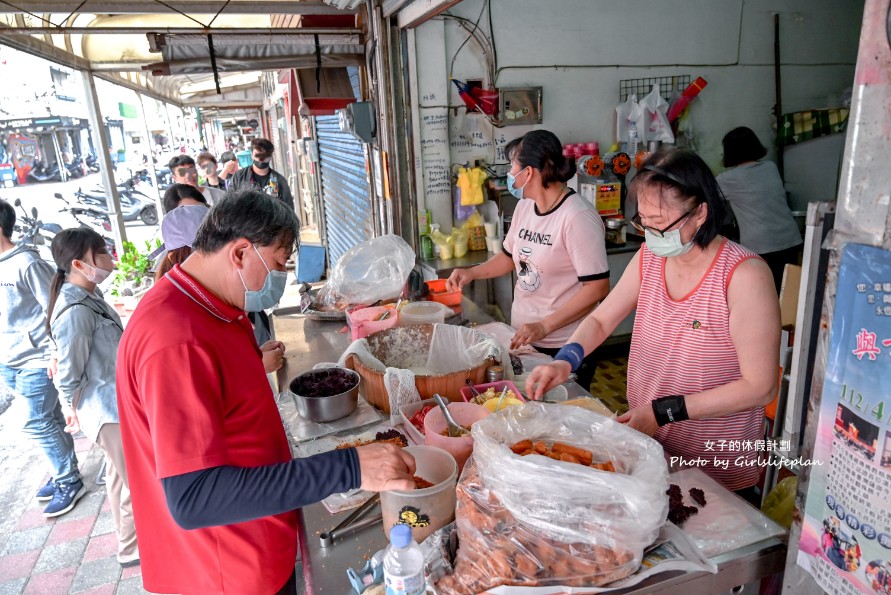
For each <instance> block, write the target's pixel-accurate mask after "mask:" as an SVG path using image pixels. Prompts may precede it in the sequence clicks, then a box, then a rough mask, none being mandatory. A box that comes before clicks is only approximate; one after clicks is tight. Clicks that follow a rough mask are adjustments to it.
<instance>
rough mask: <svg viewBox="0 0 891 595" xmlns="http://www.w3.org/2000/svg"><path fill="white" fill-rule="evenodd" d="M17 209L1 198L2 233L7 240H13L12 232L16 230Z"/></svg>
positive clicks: (0, 220)
mask: <svg viewBox="0 0 891 595" xmlns="http://www.w3.org/2000/svg"><path fill="white" fill-rule="evenodd" d="M15 220H16V216H15V209H14V208H12V205H11V204H9V203H8V202H6V201H5V200H3V199H2V198H0V231H2V232H3V235H4V236H6V239H7V240H11V239H12V230H13V229H14V228H15Z"/></svg>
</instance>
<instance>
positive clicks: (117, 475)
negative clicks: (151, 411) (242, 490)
mask: <svg viewBox="0 0 891 595" xmlns="http://www.w3.org/2000/svg"><path fill="white" fill-rule="evenodd" d="M202 208H204V207H202ZM52 253H53V260H54V261H55V262H56V267H57V268H56V273H55V275H54V276H53V282H52V286H51V288H50V303H49V307H48V308H47V323H46V328H47V330H48V331H49V332H50V336H51V338H52V340H53V341H54V343H55V346H56V353H57V354H58V358H59V361H58V367H59V369H58V371H57V372H56V374H55V376H54V377H53V382H54V384H55V385H56V388H57V389H58V391H59V400H60V401H61V402H62V413H63V415H64V416H65V421H66V422H67V425H66V427H65V431H66V432H68V433H70V434H75V433H77V432H78V431H81V430H83V433H84V434H85V435H86V437H87V438H89V439H90V440H91V441H92V442H93V443H94V444H97V445H98V446H99V447H100V448H101V449H102V451H103V452H104V453H105V482H106V492H107V493H108V501H109V503H110V504H111V515H112V518H114V525H115V530H116V531H117V538H118V563H119V564H120V565H121V566H122V567H123V568H127V567H129V566H135V565H137V564H139V550H138V549H137V545H136V527H135V526H134V525H133V505H132V504H131V502H130V487H129V483H128V481H127V468H126V467H125V466H124V450H123V447H122V446H121V424H120V421H119V418H118V402H117V395H116V392H115V377H114V368H115V363H116V361H117V354H118V343H119V342H120V340H121V334H122V333H123V332H124V327H123V325H122V324H121V319H120V317H119V316H118V315H117V313H116V312H115V311H114V309H112V308H111V306H109V305H108V302H106V301H105V300H104V299H103V297H102V292H101V291H100V290H99V288H98V287H97V286H96V285H97V284H99V283H102V282H103V281H104V280H105V279H107V278H108V276H109V275H110V274H111V272H112V271H113V270H114V261H113V260H112V258H111V256H110V255H109V254H108V251H107V250H106V247H105V240H103V239H102V236H100V235H99V234H98V233H96V232H95V231H93V230H92V229H86V228H77V229H65V230H62V231H61V232H60V233H59V234H57V235H56V237H54V238H53V243H52Z"/></svg>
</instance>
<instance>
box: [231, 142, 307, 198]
mask: <svg viewBox="0 0 891 595" xmlns="http://www.w3.org/2000/svg"><path fill="white" fill-rule="evenodd" d="M274 150H275V146H274V145H273V144H272V143H271V142H270V141H269V140H268V139H265V138H255V139H254V140H252V141H251V158H252V159H253V164H252V165H249V166H248V167H245V168H244V169H241V170H239V171H237V172H236V173H235V174H233V175H232V181H231V182H230V183H229V187H230V188H231V189H232V190H245V189H247V188H256V189H257V190H259V191H260V192H262V193H263V194H266V195H268V196H272V197H273V198H277V199H279V200H280V201H282V202H283V203H285V204H286V205H287V206H288V208H289V209H290V210H292V211H293V210H294V197H293V196H291V189H290V188H289V187H288V180H287V179H286V178H285V176H283V175H282V174H280V173H278V172H277V171H275V170H274V169H272V166H271V164H272V152H273V151H274Z"/></svg>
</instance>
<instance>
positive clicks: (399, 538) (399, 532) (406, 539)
mask: <svg viewBox="0 0 891 595" xmlns="http://www.w3.org/2000/svg"><path fill="white" fill-rule="evenodd" d="M390 543H391V544H393V547H399V548H402V547H405V546H407V545H408V544H410V543H411V527H409V526H408V525H403V524H401V523H400V524H399V525H394V526H393V528H392V529H390Z"/></svg>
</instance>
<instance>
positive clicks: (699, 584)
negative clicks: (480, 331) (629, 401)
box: [274, 304, 786, 595]
mask: <svg viewBox="0 0 891 595" xmlns="http://www.w3.org/2000/svg"><path fill="white" fill-rule="evenodd" d="M464 315H465V316H466V317H468V319H470V320H476V321H479V322H488V320H485V315H484V314H482V313H481V312H480V311H479V310H478V309H477V308H475V307H473V305H472V304H470V305H468V307H467V308H465V313H464ZM274 323H275V332H276V338H277V339H278V340H280V341H282V342H284V344H285V346H286V351H285V360H286V361H285V366H284V367H283V368H282V370H280V371H279V373H278V380H279V386H286V385H287V382H286V381H287V380H288V379H290V378H293V377H294V376H296V375H297V374H299V373H301V372H303V371H306V370H308V369H310V368H312V366H313V365H314V364H316V363H319V362H325V361H337V359H338V358H339V357H340V354H341V353H342V352H343V350H344V349H346V347H347V346H348V345H349V343H350V335H349V333H348V332H346V333H342V332H340V330H341V329H342V328H343V326H344V323H342V322H316V321H312V320H308V319H306V318H305V317H303V316H302V315H299V314H298V315H290V316H280V317H275V318H274ZM567 392H568V393H569V396H570V397H576V396H581V395H587V394H588V393H587V391H585V390H584V389H583V388H582V387H580V386H578V385H577V384H574V383H571V384H568V385H567ZM279 407H280V409H281V410H282V415H283V417H284V418H285V419H288V418H290V416H291V415H293V414H294V405H293V403H292V402H291V401H290V400H285V399H280V404H279ZM348 514H349V512H343V513H340V514H336V515H331V514H329V513H328V512H327V510H325V508H324V506H322V505H321V504H319V503H317V504H313V505H311V506H307V507H305V508H304V509H303V510H302V518H303V522H302V524H301V527H302V530H301V535H300V556H301V560H302V564H303V576H304V581H305V584H306V592H307V593H308V594H324V595H327V594H329V593H331V594H333V593H337V594H340V595H346V594H348V593H354V591H352V588H351V586H350V583H349V581H348V580H347V576H346V570H347V568H354V569H356V570H359V569H360V568H361V567H362V566H363V565H364V564H365V560H366V559H368V558H370V557H371V555H372V554H374V553H375V552H376V551H377V550H379V549H382V548H384V547H386V545H387V538H386V536H385V535H384V531H383V525H382V524H381V523H377V524H375V525H372V526H370V527H366V528H364V529H361V530H359V531H356V532H355V533H352V534H350V535H348V536H347V537H344V538H342V539H339V540H338V541H337V542H336V543H335V544H334V545H333V546H332V547H329V548H322V547H321V545H320V543H319V533H320V532H323V531H329V530H330V529H331V528H332V527H334V526H335V525H337V524H338V523H339V522H340V521H341V520H342V519H343V518H345V517H346V516H347V515H348ZM372 514H374V511H372ZM785 556H786V547H785V545H784V544H783V543H782V542H781V541H780V540H778V539H775V538H771V539H767V540H764V541H762V542H759V543H757V544H753V545H749V546H746V547H742V548H739V549H737V550H734V551H732V552H729V553H727V554H722V555H720V556H717V557H715V558H713V559H712V561H713V562H714V563H715V564H717V566H718V568H719V571H718V573H717V574H708V573H703V572H695V573H691V572H686V573H682V572H668V573H662V574H660V575H657V576H655V577H652V578H650V579H648V580H647V581H644V582H643V583H641V584H639V585H636V586H635V587H631V588H629V589H627V590H625V591H617V593H636V594H644V593H647V594H649V593H660V594H677V595H690V593H706V594H707V593H719V592H722V591H727V590H729V589H731V588H733V587H735V586H738V585H743V584H747V583H751V582H753V581H755V580H757V579H759V578H760V577H763V576H769V575H771V574H774V573H776V572H779V571H781V570H782V569H783V567H784V564H785Z"/></svg>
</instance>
